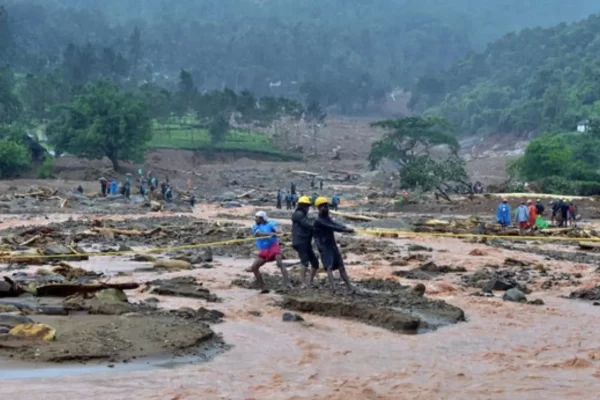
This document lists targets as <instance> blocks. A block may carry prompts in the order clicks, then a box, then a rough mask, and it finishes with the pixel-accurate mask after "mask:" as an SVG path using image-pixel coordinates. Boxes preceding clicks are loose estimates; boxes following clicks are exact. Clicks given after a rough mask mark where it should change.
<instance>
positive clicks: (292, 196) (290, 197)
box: [275, 180, 341, 211]
mask: <svg viewBox="0 0 600 400" xmlns="http://www.w3.org/2000/svg"><path fill="white" fill-rule="evenodd" d="M314 185H315V183H314V180H312V181H311V187H314ZM319 188H320V189H321V190H323V180H321V181H319ZM302 196H303V194H302V193H300V192H298V190H297V187H296V184H295V183H293V182H292V183H291V185H290V190H289V191H287V192H285V194H284V192H283V190H281V189H278V190H277V198H276V203H275V207H276V208H277V209H281V208H282V207H283V202H284V201H285V208H286V209H287V210H293V209H295V208H296V206H297V205H298V199H299V198H300V197H302ZM318 197H319V194H318V193H317V192H314V193H313V194H312V196H311V197H310V200H311V204H312V205H313V206H315V201H316V200H317V198H318ZM340 201H341V196H340V195H339V194H334V195H333V196H332V197H331V201H330V204H329V208H330V209H331V210H333V211H337V209H338V206H339V205H340Z"/></svg>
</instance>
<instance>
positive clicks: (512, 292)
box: [502, 288, 527, 303]
mask: <svg viewBox="0 0 600 400" xmlns="http://www.w3.org/2000/svg"><path fill="white" fill-rule="evenodd" d="M502 300H504V301H513V302H515V303H525V302H527V297H525V293H523V292H521V291H520V290H519V289H517V288H512V289H509V290H507V291H506V293H504V296H502Z"/></svg>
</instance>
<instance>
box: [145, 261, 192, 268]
mask: <svg viewBox="0 0 600 400" xmlns="http://www.w3.org/2000/svg"><path fill="white" fill-rule="evenodd" d="M154 268H159V269H160V268H163V269H166V270H169V271H177V270H182V269H192V264H190V263H189V262H187V261H183V260H166V259H159V260H156V261H155V262H154Z"/></svg>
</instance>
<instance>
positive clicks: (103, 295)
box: [94, 289, 129, 303]
mask: <svg viewBox="0 0 600 400" xmlns="http://www.w3.org/2000/svg"><path fill="white" fill-rule="evenodd" d="M94 296H95V297H96V298H97V299H99V300H102V301H116V302H118V301H121V302H124V303H127V302H128V301H129V300H128V299H127V295H126V294H125V292H123V291H122V290H121V289H102V290H100V291H99V292H96V293H95V294H94Z"/></svg>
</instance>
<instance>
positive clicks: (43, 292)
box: [36, 282, 140, 297]
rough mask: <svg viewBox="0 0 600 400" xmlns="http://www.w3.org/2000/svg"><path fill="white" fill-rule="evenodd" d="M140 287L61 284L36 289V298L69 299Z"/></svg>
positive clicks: (121, 284)
mask: <svg viewBox="0 0 600 400" xmlns="http://www.w3.org/2000/svg"><path fill="white" fill-rule="evenodd" d="M139 287H140V284H139V283H136V282H130V283H98V284H90V285H79V284H69V283H64V284H63V283H61V284H54V285H44V286H40V287H38V288H37V289H36V296H40V297H48V296H50V297H67V296H72V295H74V294H77V293H95V292H98V291H100V290H103V289H121V290H132V289H137V288H139Z"/></svg>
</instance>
